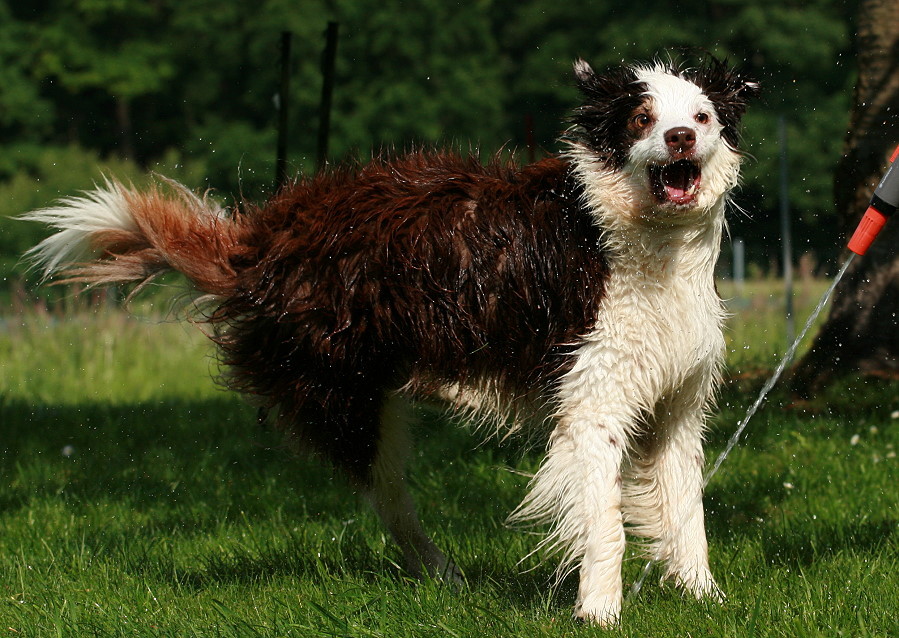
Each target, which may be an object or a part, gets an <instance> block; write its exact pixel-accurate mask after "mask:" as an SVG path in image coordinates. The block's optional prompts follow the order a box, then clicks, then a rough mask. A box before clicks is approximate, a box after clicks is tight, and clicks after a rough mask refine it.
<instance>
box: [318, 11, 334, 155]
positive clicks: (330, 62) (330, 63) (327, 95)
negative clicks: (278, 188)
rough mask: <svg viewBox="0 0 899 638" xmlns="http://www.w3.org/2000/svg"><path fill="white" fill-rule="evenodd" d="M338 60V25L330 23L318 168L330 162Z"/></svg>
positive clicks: (320, 120)
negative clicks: (330, 136) (335, 77)
mask: <svg viewBox="0 0 899 638" xmlns="http://www.w3.org/2000/svg"><path fill="white" fill-rule="evenodd" d="M336 58H337V23H336V22H329V23H328V30H327V31H326V32H325V51H324V53H323V54H322V99H321V103H320V105H319V110H318V168H321V167H323V166H324V165H325V162H327V161H328V136H329V134H330V131H331V96H332V95H333V94H334V61H335V60H336Z"/></svg>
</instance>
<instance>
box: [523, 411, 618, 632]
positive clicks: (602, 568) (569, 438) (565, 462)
mask: <svg viewBox="0 0 899 638" xmlns="http://www.w3.org/2000/svg"><path fill="white" fill-rule="evenodd" d="M624 423H625V421H624V420H622V419H620V418H614V417H612V416H611V415H609V414H608V413H600V412H598V411H596V410H591V409H586V408H585V409H574V410H573V409H568V410H565V412H564V413H563V414H560V417H559V422H558V424H557V426H556V428H555V430H554V431H553V434H552V436H551V437H550V442H549V447H548V451H547V455H546V458H545V459H544V461H543V464H542V465H541V467H540V469H539V470H538V471H537V474H536V475H535V476H534V479H533V480H532V481H531V485H530V490H529V492H528V495H527V497H526V498H525V500H524V502H523V503H522V504H521V505H520V506H519V508H518V509H517V510H516V511H515V512H514V513H513V514H512V516H511V521H512V522H513V523H516V522H538V523H540V522H543V523H549V524H550V525H551V531H550V534H549V535H548V536H547V538H546V539H545V540H544V541H543V542H542V543H541V547H542V548H544V549H547V550H549V551H558V552H559V553H561V554H562V557H563V558H562V565H561V566H560V568H559V574H560V576H561V575H564V574H567V573H568V572H569V568H570V567H575V566H577V565H578V564H579V575H580V586H579V589H578V600H577V604H576V606H575V612H574V613H575V616H576V617H578V618H581V619H583V620H586V621H590V622H596V623H599V624H601V625H605V626H611V625H614V624H616V623H617V622H618V619H619V616H620V614H621V601H622V587H621V562H622V558H623V555H624V528H623V523H622V515H621V462H622V458H623V449H624V441H625V435H626V432H627V430H626V428H625V427H624V425H623V424H624Z"/></svg>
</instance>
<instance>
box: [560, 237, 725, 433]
mask: <svg viewBox="0 0 899 638" xmlns="http://www.w3.org/2000/svg"><path fill="white" fill-rule="evenodd" d="M720 231H721V223H720V222H718V221H711V223H710V224H709V225H707V226H706V227H705V229H703V230H701V231H699V232H691V233H689V234H690V236H689V237H683V236H678V232H679V231H674V232H673V233H672V234H671V235H669V236H667V237H661V238H654V239H656V241H653V240H652V239H650V240H649V241H647V240H646V238H645V237H644V238H643V240H642V241H641V242H640V243H639V244H637V243H630V244H629V248H628V249H627V250H624V251H619V252H618V254H616V255H615V256H614V257H613V258H612V260H611V263H610V268H611V275H610V278H609V281H608V285H607V288H606V294H605V296H604V298H603V300H602V301H601V304H600V309H599V314H598V321H597V324H596V325H595V327H594V328H593V330H592V331H591V332H590V333H589V334H588V335H586V336H585V338H584V341H583V343H582V345H581V346H580V348H579V349H578V350H577V352H576V354H575V356H576V357H577V360H576V362H575V364H574V366H573V367H572V369H571V371H570V372H569V373H568V374H567V375H566V377H565V378H564V379H563V382H562V384H561V385H560V387H559V390H560V396H559V398H560V400H561V401H562V402H563V404H564V403H572V402H573V403H576V404H581V405H582V407H584V408H586V407H588V406H592V409H598V410H599V411H600V412H605V411H607V410H608V409H609V408H610V407H612V408H613V411H614V412H616V413H618V414H623V413H627V414H628V415H629V416H630V417H632V418H633V419H635V420H637V419H640V418H641V417H645V416H647V415H651V414H653V413H655V412H656V410H657V409H658V406H659V405H660V404H667V403H671V402H677V403H680V404H681V405H690V406H692V407H694V408H696V407H698V408H700V409H701V407H702V406H704V405H705V404H706V403H707V402H708V400H709V399H710V398H711V393H712V389H713V387H714V383H715V381H716V379H717V377H718V372H719V368H720V363H721V360H722V357H723V352H724V338H723V334H722V322H723V318H724V312H723V308H722V304H721V301H720V299H719V298H718V295H717V293H716V291H715V288H714V279H713V269H714V263H715V257H716V255H717V251H718V243H719V242H720V237H721V232H720ZM666 234H667V233H666ZM619 245H621V244H619ZM600 404H603V405H602V407H600ZM610 404H612V405H610ZM614 404H618V405H617V406H615V407H613V405H614ZM616 408H617V409H616ZM629 425H630V426H631V427H633V423H631V424H629ZM626 427H627V426H626ZM628 429H629V428H628Z"/></svg>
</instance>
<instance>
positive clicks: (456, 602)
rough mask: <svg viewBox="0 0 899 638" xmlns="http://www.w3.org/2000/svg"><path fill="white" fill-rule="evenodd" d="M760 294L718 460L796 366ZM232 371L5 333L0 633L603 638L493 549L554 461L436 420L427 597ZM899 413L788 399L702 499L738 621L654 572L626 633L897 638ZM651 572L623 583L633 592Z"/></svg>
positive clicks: (122, 347) (426, 513)
mask: <svg viewBox="0 0 899 638" xmlns="http://www.w3.org/2000/svg"><path fill="white" fill-rule="evenodd" d="M816 286H817V288H816V290H817V289H820V288H821V286H820V284H816ZM769 288H770V286H768V284H765V283H764V282H763V283H762V284H755V285H753V287H752V291H753V292H754V294H753V295H748V294H747V298H746V299H745V300H744V302H742V303H743V304H745V305H744V306H743V307H742V308H741V307H739V306H740V304H734V305H733V308H734V312H735V313H736V314H735V317H734V318H733V320H732V322H731V324H732V326H733V327H732V328H731V330H730V332H729V350H730V358H731V362H732V367H733V368H736V370H735V374H734V375H732V376H731V377H729V378H728V382H727V383H726V384H725V387H724V390H723V394H722V397H721V409H720V412H719V413H718V415H717V416H716V417H715V429H714V430H713V432H712V433H711V435H710V444H709V454H708V456H709V458H710V459H711V458H712V455H714V454H716V453H717V451H719V450H720V449H721V448H722V447H723V445H724V443H725V441H726V440H727V438H728V437H729V436H730V435H731V433H732V432H733V430H734V429H735V427H736V424H737V422H738V421H739V420H740V419H741V418H742V416H743V414H744V412H745V409H746V407H748V405H749V404H750V403H751V402H752V401H753V400H754V399H755V396H756V393H757V391H758V389H759V387H760V386H761V384H762V383H763V382H764V375H763V374H761V372H763V371H765V370H768V369H770V368H771V367H772V366H773V365H774V363H775V361H774V360H773V357H774V355H775V353H778V354H779V353H782V352H783V351H784V350H785V349H786V344H785V343H784V339H783V332H782V329H781V328H780V327H779V326H778V321H779V320H778V319H777V315H778V313H779V310H778V307H779V306H780V305H781V302H780V301H779V300H778V299H777V298H776V295H775V294H774V291H773V289H770V290H769ZM725 292H726V291H725ZM726 294H727V293H726ZM808 297H809V298H811V301H810V303H811V304H813V303H814V301H815V300H816V299H815V298H812V297H815V294H813V293H809V294H808ZM807 305H808V304H804V309H803V310H802V312H803V313H806V312H807V308H805V306H807ZM797 314H800V313H797ZM804 318H805V314H801V316H800V317H799V321H804ZM216 371H217V367H216V364H215V360H214V358H213V356H212V351H211V349H210V348H209V346H208V345H207V343H206V341H205V340H204V338H203V336H202V335H201V334H200V333H199V331H198V330H197V329H196V328H194V327H192V326H189V325H185V324H181V323H178V322H175V321H172V320H165V321H162V322H160V321H159V320H157V319H153V317H152V313H151V314H150V317H149V318H148V317H146V316H141V317H127V316H125V315H123V314H121V313H118V312H114V311H109V312H101V313H99V314H90V313H86V312H73V313H69V314H67V315H65V316H63V317H57V316H53V315H51V314H47V313H27V314H21V315H15V316H12V317H8V318H7V321H6V323H5V324H4V326H3V329H2V330H0V420H2V421H0V422H2V428H3V429H2V439H0V473H2V478H0V635H4V634H6V635H10V636H20V635H21V636H120V635H121V636H126V635H127V636H360V637H361V636H385V637H391V638H393V637H404V636H410V637H413V636H414V637H416V638H418V637H422V636H435V637H436V636H440V637H445V636H466V637H468V636H529V637H530V636H548V637H557V636H593V635H605V633H606V632H603V631H602V630H599V629H597V628H594V627H589V626H583V625H578V624H575V623H573V622H572V621H571V620H570V607H571V603H572V601H573V597H574V587H575V583H574V581H573V580H569V581H567V582H565V583H564V584H563V585H562V586H561V587H560V588H559V590H558V591H555V592H553V591H551V590H550V588H549V587H548V586H547V583H548V581H549V580H550V578H551V574H552V568H553V565H552V564H551V563H550V564H539V563H537V562H535V561H525V563H524V564H522V565H519V564H518V561H519V559H520V558H521V557H522V556H525V555H526V554H527V553H528V551H529V550H530V549H531V548H532V547H533V544H534V542H535V539H534V538H533V537H532V536H529V535H527V534H523V533H521V532H518V531H514V530H509V529H506V528H505V527H504V526H503V519H504V518H505V515H506V514H507V513H508V512H509V511H510V510H511V509H512V508H513V507H514V506H515V505H516V504H517V502H518V500H519V499H520V498H521V496H522V495H523V493H524V487H525V484H526V479H525V478H524V477H523V476H521V474H520V473H519V471H520V472H525V473H526V472H529V471H533V470H534V469H535V468H536V465H537V462H538V461H539V454H536V453H525V452H522V451H521V450H520V449H518V448H516V446H514V445H512V446H508V447H504V446H500V445H498V444H496V443H495V442H492V441H490V442H487V443H485V444H481V445H479V440H477V439H474V438H472V437H471V436H470V435H469V434H467V433H466V432H465V431H463V430H460V429H458V428H455V427H452V426H451V425H449V424H447V423H446V422H444V421H443V420H442V419H440V418H439V416H438V415H436V414H435V413H432V412H430V411H427V410H426V409H424V408H422V409H421V410H420V411H421V417H422V424H421V426H420V427H419V429H418V435H419V436H418V438H419V445H418V449H419V453H418V454H417V455H416V456H415V458H414V460H413V468H412V477H413V478H412V485H413V490H414V492H415V495H416V498H417V500H418V502H419V506H420V510H421V513H422V516H423V519H424V524H425V526H426V528H427V529H428V530H430V531H431V532H433V535H434V537H435V540H436V541H437V543H438V544H439V545H441V546H442V547H443V548H445V549H446V550H447V551H448V552H449V553H450V554H451V555H452V556H453V557H454V558H455V560H456V561H457V562H458V563H459V564H460V565H462V566H463V568H464V570H465V573H466V577H467V583H466V584H465V585H464V586H462V587H461V588H454V587H449V586H443V585H441V584H439V583H435V582H425V583H415V582H412V581H410V579H409V578H408V577H407V576H406V575H405V574H404V573H403V571H402V570H401V569H399V568H398V567H397V565H396V562H397V561H398V559H399V554H398V552H397V551H396V550H395V548H394V547H393V546H392V545H391V544H390V543H389V542H388V540H387V539H386V538H385V535H384V532H383V530H382V529H381V528H380V526H379V525H378V523H377V521H376V520H375V518H374V516H373V515H372V514H371V513H370V512H369V510H368V509H367V507H366V505H365V504H364V503H363V502H362V501H361V499H360V498H359V497H358V496H357V495H355V494H353V493H352V492H351V491H350V490H349V489H348V488H347V487H346V486H345V484H344V483H343V482H342V481H340V480H338V479H335V478H334V477H332V476H331V474H330V473H329V472H328V471H326V470H323V469H322V468H321V467H320V466H319V465H318V464H316V463H315V462H313V461H310V460H308V459H304V458H299V459H297V458H294V457H292V456H291V455H290V454H288V453H287V452H286V451H284V450H283V449H282V447H281V445H280V442H279V439H278V437H277V435H275V434H274V433H271V432H268V431H265V430H264V429H261V428H258V427H257V426H256V425H255V423H254V416H255V415H254V411H253V410H252V408H250V407H248V406H247V405H246V404H244V403H243V402H242V401H241V400H240V399H239V398H238V397H235V396H234V395H232V394H229V393H226V392H223V391H221V390H220V389H218V388H217V387H216V386H215V385H214V384H213V382H212V381H211V379H210V377H211V375H212V374H214V373H215V372H216ZM897 390H899V385H897V384H895V383H889V382H886V381H877V382H873V381H862V380H848V381H845V382H843V383H842V384H841V385H840V386H839V387H835V388H832V389H830V390H829V391H828V392H827V393H826V394H825V395H823V396H819V397H816V398H815V399H814V400H812V401H810V402H806V403H802V404H794V403H792V402H791V399H790V397H789V396H788V395H787V394H785V393H784V392H783V391H780V392H778V391H775V393H774V395H773V396H772V397H771V399H770V400H769V401H768V402H767V404H766V405H765V407H764V408H763V409H762V410H761V411H760V413H759V414H758V415H757V416H756V417H755V419H754V420H753V422H752V423H751V424H750V426H749V428H748V430H747V433H746V439H745V441H744V443H743V444H742V445H741V446H739V447H738V448H736V450H735V451H734V452H733V454H732V455H731V456H730V458H729V459H728V461H727V463H726V464H725V465H724V466H723V467H722V469H721V471H720V472H719V474H718V475H717V476H716V477H715V478H714V480H713V481H712V482H711V484H710V485H709V487H708V490H707V498H706V502H707V525H708V531H709V540H710V545H711V556H712V562H713V570H714V571H715V573H716V575H717V577H718V579H719V582H720V584H721V585H722V587H723V588H724V590H725V591H726V593H727V595H728V601H727V602H726V603H725V604H724V605H722V606H718V605H707V604H703V603H697V602H694V601H692V600H687V599H684V598H682V597H681V596H680V595H679V594H678V593H677V592H676V591H674V590H672V589H671V588H670V587H665V588H660V587H659V586H658V585H657V583H656V581H657V580H658V578H657V576H658V575H657V574H656V575H654V576H653V577H652V578H650V581H649V582H647V584H646V585H645V586H644V588H643V591H642V592H641V593H640V594H639V596H637V598H636V599H635V600H634V601H632V602H631V603H630V604H628V606H627V607H626V609H625V612H624V622H623V627H622V629H621V630H620V632H619V634H620V635H623V636H635V637H636V636H641V637H642V636H654V637H660V636H741V637H744V636H745V637H749V636H785V637H786V636H789V637H794V636H899V602H897V601H899V522H897V521H899V460H897V459H896V449H897V447H899V419H895V418H893V416H892V414H893V412H894V411H896V410H899V392H897ZM512 469H514V470H515V471H511V470H512ZM642 565H643V562H642V561H641V560H639V559H637V558H636V557H632V558H630V559H629V560H628V561H627V562H626V566H625V581H626V583H631V582H633V580H634V579H635V578H636V577H637V574H638V572H639V570H640V569H641V567H642ZM613 635H614V634H613Z"/></svg>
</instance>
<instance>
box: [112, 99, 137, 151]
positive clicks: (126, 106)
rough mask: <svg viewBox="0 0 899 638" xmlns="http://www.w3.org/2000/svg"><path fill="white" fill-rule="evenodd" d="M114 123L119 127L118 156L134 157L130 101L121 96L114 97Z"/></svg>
mask: <svg viewBox="0 0 899 638" xmlns="http://www.w3.org/2000/svg"><path fill="white" fill-rule="evenodd" d="M115 115H116V123H117V124H118V127H119V156H120V157H121V158H122V159H126V160H133V159H134V127H133V125H132V123H131V101H130V100H129V99H128V98H126V97H122V96H116V97H115Z"/></svg>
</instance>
